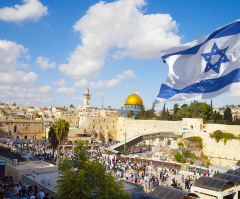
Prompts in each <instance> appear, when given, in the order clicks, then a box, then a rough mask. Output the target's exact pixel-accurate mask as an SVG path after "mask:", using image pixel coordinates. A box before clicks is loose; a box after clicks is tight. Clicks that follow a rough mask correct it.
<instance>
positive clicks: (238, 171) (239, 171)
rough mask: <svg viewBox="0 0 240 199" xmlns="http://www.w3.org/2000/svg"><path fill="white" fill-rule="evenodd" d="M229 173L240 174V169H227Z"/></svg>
mask: <svg viewBox="0 0 240 199" xmlns="http://www.w3.org/2000/svg"><path fill="white" fill-rule="evenodd" d="M227 174H231V175H235V176H240V170H233V169H229V170H228V171H227Z"/></svg>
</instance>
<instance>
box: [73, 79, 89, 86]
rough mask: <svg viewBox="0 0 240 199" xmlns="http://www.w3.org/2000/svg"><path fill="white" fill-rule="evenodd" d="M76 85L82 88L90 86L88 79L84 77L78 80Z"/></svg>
mask: <svg viewBox="0 0 240 199" xmlns="http://www.w3.org/2000/svg"><path fill="white" fill-rule="evenodd" d="M74 86H75V87H81V88H85V87H87V86H88V81H87V80H86V79H82V80H80V81H77V82H76V83H75V84H74Z"/></svg>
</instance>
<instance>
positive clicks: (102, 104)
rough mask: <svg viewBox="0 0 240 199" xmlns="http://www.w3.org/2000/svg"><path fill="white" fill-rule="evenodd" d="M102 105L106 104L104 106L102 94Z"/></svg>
mask: <svg viewBox="0 0 240 199" xmlns="http://www.w3.org/2000/svg"><path fill="white" fill-rule="evenodd" d="M102 107H104V106H103V96H102Z"/></svg>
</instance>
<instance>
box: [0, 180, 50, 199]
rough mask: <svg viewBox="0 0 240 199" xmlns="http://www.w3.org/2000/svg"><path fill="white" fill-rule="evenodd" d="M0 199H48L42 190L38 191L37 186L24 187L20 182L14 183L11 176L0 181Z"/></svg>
mask: <svg viewBox="0 0 240 199" xmlns="http://www.w3.org/2000/svg"><path fill="white" fill-rule="evenodd" d="M0 198H8V199H50V197H48V193H47V192H45V191H44V190H43V189H38V187H37V186H24V185H22V184H21V182H20V181H19V182H17V183H15V182H14V181H13V178H12V177H11V176H10V177H9V178H5V179H4V180H3V179H2V180H0Z"/></svg>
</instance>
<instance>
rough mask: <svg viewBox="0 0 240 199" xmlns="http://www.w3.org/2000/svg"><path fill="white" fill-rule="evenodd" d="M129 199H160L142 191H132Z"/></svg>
mask: <svg viewBox="0 0 240 199" xmlns="http://www.w3.org/2000/svg"><path fill="white" fill-rule="evenodd" d="M131 194H132V195H131V199H162V198H159V197H156V196H153V195H150V194H146V193H144V192H132V193H131Z"/></svg>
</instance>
